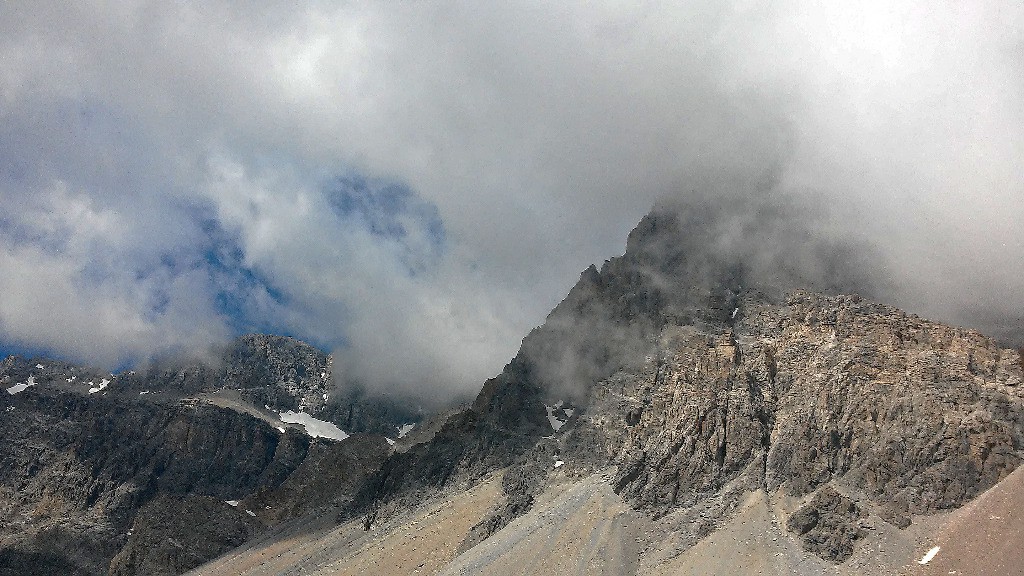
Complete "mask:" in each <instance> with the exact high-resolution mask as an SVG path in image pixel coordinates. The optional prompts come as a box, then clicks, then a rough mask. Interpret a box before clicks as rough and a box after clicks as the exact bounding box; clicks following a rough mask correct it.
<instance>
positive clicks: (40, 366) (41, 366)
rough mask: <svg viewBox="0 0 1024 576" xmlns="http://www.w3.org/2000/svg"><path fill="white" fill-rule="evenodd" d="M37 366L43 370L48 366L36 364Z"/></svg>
mask: <svg viewBox="0 0 1024 576" xmlns="http://www.w3.org/2000/svg"><path fill="white" fill-rule="evenodd" d="M36 368H39V369H40V370H42V369H43V368H46V366H43V365H42V364H36Z"/></svg>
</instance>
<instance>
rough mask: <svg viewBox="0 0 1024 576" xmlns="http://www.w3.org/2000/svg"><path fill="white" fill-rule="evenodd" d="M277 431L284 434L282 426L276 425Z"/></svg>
mask: <svg viewBox="0 0 1024 576" xmlns="http://www.w3.org/2000/svg"><path fill="white" fill-rule="evenodd" d="M277 431H278V432H280V433H281V434H284V426H278V427H277Z"/></svg>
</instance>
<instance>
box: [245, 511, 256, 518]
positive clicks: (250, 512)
mask: <svg viewBox="0 0 1024 576" xmlns="http://www.w3.org/2000/svg"><path fill="white" fill-rule="evenodd" d="M245 513H246V514H248V515H249V516H252V517H253V518H255V517H256V513H255V512H253V511H252V510H246V511H245Z"/></svg>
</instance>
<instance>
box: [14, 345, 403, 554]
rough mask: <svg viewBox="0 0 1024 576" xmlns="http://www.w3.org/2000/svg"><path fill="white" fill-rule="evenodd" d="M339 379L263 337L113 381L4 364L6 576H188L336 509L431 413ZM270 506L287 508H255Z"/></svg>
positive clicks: (39, 364)
mask: <svg viewBox="0 0 1024 576" xmlns="http://www.w3.org/2000/svg"><path fill="white" fill-rule="evenodd" d="M330 382H331V361H330V357H329V356H327V355H325V354H324V353H322V352H320V351H319V350H316V349H315V348H313V347H311V346H309V345H307V344H304V343H302V342H299V341H296V340H293V339H290V338H283V337H277V336H266V335H249V336H244V337H242V338H239V339H238V340H236V341H235V342H233V343H232V344H231V345H230V346H228V347H227V348H226V349H225V350H222V351H220V353H219V355H218V357H216V358H213V359H211V360H208V361H206V362H185V361H171V360H164V361H160V362H154V363H152V364H150V365H149V366H146V367H144V368H140V369H137V370H134V371H129V372H125V373H122V374H117V375H113V374H106V373H102V372H99V371H96V370H91V369H88V368H83V367H77V366H72V365H70V364H67V363H64V362H59V361H53V360H48V359H24V358H19V357H16V356H12V357H8V358H7V359H5V360H4V361H3V362H2V363H0V388H3V389H4V392H0V402H2V405H0V410H2V415H0V437H2V438H3V440H4V441H3V442H2V443H0V518H2V519H3V521H2V523H0V525H2V528H0V573H2V574H106V573H108V571H109V573H111V574H142V573H145V574H176V573H180V572H182V571H184V570H187V569H188V568H191V567H192V566H195V565H197V564H199V563H201V562H202V561H205V560H207V559H209V558H211V557H213V556H215V555H217V554H219V553H221V552H223V551H225V550H228V549H230V548H233V547H235V546H237V545H239V544H241V543H242V542H244V541H245V540H246V539H247V538H249V537H250V536H252V535H253V534H255V533H257V532H258V531H259V530H261V529H262V527H263V526H265V525H266V524H267V523H268V522H278V521H282V520H283V519H286V518H289V517H290V516H292V515H296V514H301V513H304V512H308V511H310V510H314V509H321V508H335V507H338V506H339V505H340V504H339V502H344V501H346V499H349V498H350V495H351V493H353V492H354V490H355V488H354V486H356V485H358V484H359V482H358V481H359V480H360V479H361V478H362V475H363V474H365V472H366V471H368V470H372V469H373V468H374V467H375V466H379V463H380V462H381V461H383V460H384V459H385V458H386V456H387V454H388V452H390V451H391V450H393V448H392V447H391V446H390V445H389V442H393V441H394V438H395V437H397V436H398V433H399V430H398V428H399V427H401V426H403V425H406V424H411V423H415V422H417V421H418V420H419V418H420V416H419V414H418V413H417V411H415V410H411V409H407V408H405V407H404V405H403V404H402V403H400V402H399V401H397V400H393V399H388V398H374V397H368V396H366V395H365V394H364V393H362V392H361V391H359V390H357V389H352V388H348V389H337V388H335V387H332V386H331V384H330ZM331 396H333V398H332V397H331ZM347 434H354V436H352V437H351V438H349V439H348V441H347V442H345V443H338V442H336V441H334V440H332V438H339V437H344V436H345V435H347ZM325 435H326V437H324V436H325ZM385 435H388V436H390V437H391V438H392V439H391V440H388V439H387V438H386V437H385ZM324 483H327V485H326V486H324V487H323V489H322V490H319V491H318V492H317V494H316V495H315V497H311V496H310V495H309V494H308V492H309V491H310V490H312V489H313V488H314V487H317V486H320V485H321V484H324ZM270 494H273V495H275V499H276V502H275V504H278V505H277V507H275V508H267V506H266V505H265V504H264V505H262V506H260V507H258V508H257V503H258V502H261V500H260V498H261V497H263V495H270ZM236 500H241V501H243V504H241V505H238V506H237V507H233V506H231V505H229V504H226V503H225V501H232V502H233V501H236ZM249 512H252V514H250V513H249ZM257 512H258V513H257ZM197 527H198V529H197Z"/></svg>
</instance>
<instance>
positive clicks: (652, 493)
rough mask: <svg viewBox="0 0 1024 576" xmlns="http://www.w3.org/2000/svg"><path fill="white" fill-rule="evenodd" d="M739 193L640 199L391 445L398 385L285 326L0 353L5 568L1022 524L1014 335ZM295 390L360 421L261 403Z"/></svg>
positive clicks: (676, 558) (365, 561) (624, 547)
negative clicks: (501, 359) (302, 414)
mask: <svg viewBox="0 0 1024 576" xmlns="http://www.w3.org/2000/svg"><path fill="white" fill-rule="evenodd" d="M741 208H742V209H737V208H736V207H732V208H731V209H730V210H721V209H717V208H715V207H713V206H700V205H697V206H693V205H690V206H680V205H663V206H661V207H659V208H657V209H656V210H655V211H654V212H652V213H651V214H650V215H648V216H647V217H645V218H644V219H643V221H641V222H640V224H639V225H638V226H637V228H636V229H635V230H634V231H633V232H632V233H631V234H630V236H629V239H628V242H627V247H626V251H625V254H624V255H623V256H621V257H617V258H612V259H610V260H609V261H607V262H605V263H604V264H603V265H602V266H601V267H600V268H597V267H596V266H594V267H590V268H588V269H587V270H586V271H584V272H583V274H582V275H581V277H580V280H579V281H578V282H577V283H576V285H575V286H574V287H573V288H572V289H571V290H570V291H569V293H568V295H567V296H566V298H565V299H564V300H563V301H562V302H561V303H560V304H559V305H558V306H557V307H556V308H555V309H554V310H553V311H552V312H551V313H550V314H549V316H548V317H547V319H546V320H545V322H544V324H543V325H542V326H540V327H538V328H536V329H534V330H533V331H532V332H531V333H530V334H528V335H527V336H526V337H525V338H524V340H523V343H522V346H521V348H520V351H519V353H518V354H517V355H516V357H515V358H513V359H512V360H511V361H510V362H509V364H508V365H507V366H505V368H504V369H503V370H502V372H501V373H500V374H498V375H497V376H495V377H494V378H492V379H490V380H488V381H487V382H485V383H484V384H483V386H482V389H481V391H480V393H479V394H478V395H477V397H476V399H475V400H474V401H473V402H472V403H471V404H469V405H467V406H463V407H457V408H453V409H451V410H449V411H447V412H443V413H441V414H437V415H435V416H433V417H431V418H428V419H423V420H420V421H419V424H418V425H417V426H416V428H414V429H413V432H412V433H411V434H408V435H406V436H405V437H403V438H401V439H397V438H395V436H396V434H391V438H390V439H391V440H392V441H395V440H397V442H396V444H395V445H394V446H392V445H390V443H389V442H387V441H386V440H385V438H384V436H382V435H380V434H379V432H387V431H389V429H388V427H389V426H396V427H397V426H400V425H402V424H403V423H405V422H406V421H412V420H411V418H412V417H413V415H412V414H411V413H410V411H409V410H408V409H407V408H406V409H404V410H405V412H403V408H401V406H400V405H398V404H395V403H391V404H388V403H387V401H385V400H374V402H376V403H360V401H359V400H358V399H356V400H349V398H356V397H357V391H352V392H346V393H343V398H344V401H343V402H341V406H342V407H344V406H347V407H348V408H346V409H338V410H334V411H331V409H330V408H328V407H329V406H330V405H331V403H330V402H328V404H327V406H328V407H324V406H323V405H322V404H321V403H320V400H318V399H321V400H322V399H323V394H324V393H327V394H328V395H329V397H330V394H336V393H335V392H325V390H326V388H324V384H323V382H324V381H323V378H325V376H320V375H321V374H329V373H330V370H329V365H328V364H329V360H328V359H325V358H326V357H324V356H323V355H322V354H321V355H319V356H318V355H317V353H315V352H314V351H311V350H310V349H309V348H308V347H305V346H304V345H302V344H301V343H298V342H295V341H290V340H285V339H277V338H273V337H265V336H258V337H256V336H254V337H247V338H243V339H242V340H240V341H239V342H238V343H236V344H235V346H234V347H233V348H232V349H231V350H241V352H240V353H238V354H237V355H236V354H235V352H233V351H229V352H227V353H225V354H224V355H223V358H225V359H226V360H225V362H224V364H223V365H221V366H220V367H215V366H214V367H210V366H205V365H204V366H202V367H198V366H192V367H190V368H187V369H179V370H178V371H174V370H167V369H162V368H160V369H157V368H154V369H153V370H151V371H149V372H146V373H144V374H141V375H140V374H135V375H131V376H130V377H128V376H126V377H124V378H123V379H121V380H118V379H112V380H111V382H110V383H109V384H108V386H107V388H105V389H104V390H103V392H94V393H93V394H87V393H85V392H84V391H82V390H74V389H69V386H73V383H68V382H66V381H65V380H66V379H67V378H69V377H70V376H65V374H72V371H74V370H78V371H79V372H78V373H80V374H81V375H82V376H81V378H86V379H88V380H90V381H92V382H95V381H96V379H97V378H100V377H101V376H103V375H100V374H91V373H87V372H86V371H85V370H84V369H81V368H72V367H66V366H61V367H60V368H59V369H58V368H54V369H53V370H54V371H55V372H54V374H53V375H52V377H51V375H50V374H49V373H45V372H39V373H36V372H34V371H33V370H44V369H34V368H32V365H31V364H30V362H31V361H30V362H29V363H26V362H24V361H20V360H17V359H13V360H12V359H8V361H6V363H5V364H4V366H9V368H5V370H6V371H5V372H3V373H2V374H3V376H0V378H7V380H6V381H5V384H4V385H5V386H7V385H8V384H9V383H11V382H22V383H27V378H28V377H29V376H33V378H34V383H35V385H34V386H31V387H27V388H25V389H24V390H22V391H20V392H18V393H17V394H15V395H12V396H10V397H9V398H8V399H7V403H8V408H6V410H8V412H5V413H4V415H3V418H5V420H3V424H2V425H3V426H4V434H5V436H4V438H12V439H13V441H11V442H8V443H7V445H6V446H5V447H4V448H3V450H4V452H2V453H0V458H2V460H0V462H2V463H3V467H2V473H3V474H4V477H3V478H2V479H0V480H2V482H0V485H2V486H3V490H4V496H3V499H2V502H4V510H3V515H4V519H5V522H4V526H7V527H8V528H5V533H4V535H3V540H2V541H0V567H2V570H0V572H4V571H6V572H4V573H15V571H16V568H18V567H21V568H22V571H21V572H17V573H26V572H25V570H24V566H27V565H28V564H26V562H27V561H29V560H31V561H33V562H35V563H37V564H34V565H43V566H50V567H51V569H53V570H58V571H61V572H64V573H81V574H96V573H104V571H105V570H107V569H108V566H109V570H110V572H111V573H114V574H139V573H147V574H171V573H177V572H180V571H183V570H187V569H189V568H193V567H195V566H198V565H199V564H200V563H201V562H203V561H206V560H210V559H213V558H214V557H215V556H218V555H219V557H218V558H216V559H215V560H213V561H211V562H209V563H208V564H205V565H203V566H202V567H201V568H199V569H197V570H196V571H195V572H194V573H195V574H203V575H205V576H211V575H214V576H216V575H228V574H231V575H234V574H247V575H250V576H255V575H259V574H348V573H352V574H356V573H381V574H385V573H388V574H390V573H393V574H398V573H401V574H408V573H414V572H416V573H420V574H427V573H438V574H479V573H487V574H546V573H581V574H582V573H586V574H636V573H642V574H678V573H683V574H725V573H754V574H756V573H762V574H794V573H796V574H823V573H834V574H896V573H905V574H924V573H935V572H929V570H933V569H938V567H941V568H942V569H943V570H945V571H944V572H942V573H947V572H948V571H949V570H964V568H965V567H968V568H969V567H970V566H978V565H980V564H978V562H979V558H978V556H979V555H978V553H977V549H976V548H972V547H971V546H970V545H969V544H971V543H977V544H976V545H977V546H981V545H983V543H985V542H988V541H989V540H985V538H984V537H983V534H982V532H981V531H982V530H985V531H988V532H991V533H996V534H1007V535H1013V534H1015V531H1016V530H1019V529H1020V528H1022V527H1024V524H1022V519H1021V518H1020V517H1019V516H1017V515H1016V514H1015V513H1014V512H1012V510H1008V511H1007V512H1006V513H1005V514H1003V515H1002V516H1001V515H1000V514H999V513H997V512H998V509H999V507H1000V506H1003V505H1009V504H1006V503H1011V504H1012V503H1013V502H1016V501H1017V500H1016V498H1020V497H1021V493H1020V489H1019V486H1020V480H1019V478H1020V473H1019V472H1015V470H1016V469H1017V467H1018V466H1019V464H1020V462H1021V458H1022V455H1024V452H1022V446H1024V399H1022V395H1024V392H1022V390H1021V388H1022V386H1024V354H1022V352H1021V351H1018V350H1013V349H1009V348H1004V347H1001V346H1000V345H999V343H997V342H996V341H994V340H992V339H991V338H988V337H985V336H984V335H982V334H980V333H978V332H976V331H974V330H971V329H966V328H958V327H952V326H947V325H944V324H941V323H937V322H932V321H928V320H925V319H922V318H919V317H917V316H915V315H913V314H908V313H905V312H903V311H901V310H898V309H896V308H893V307H890V306H886V305H884V304H880V303H878V302H875V301H874V300H873V299H872V298H871V297H872V296H874V294H873V290H874V289H877V287H879V286H881V285H882V283H884V280H882V279H880V277H879V275H878V270H877V268H876V267H874V266H873V264H872V260H873V258H872V256H871V254H870V253H867V252H864V251H863V250H862V248H861V247H858V246H850V245H843V244H840V243H837V242H833V241H828V240H820V239H818V238H819V236H817V235H815V234H814V233H813V232H812V231H811V230H810V229H809V226H805V225H804V222H803V221H802V215H797V216H796V217H794V215H793V214H792V213H791V212H789V211H787V210H779V209H777V208H771V207H767V205H760V204H757V203H753V204H751V205H750V206H746V207H741ZM737 214H739V215H741V216H740V217H737V216H736V215H737ZM264 344H265V345H264ZM299 366H301V368H300V367H299ZM325 366H326V367H327V368H328V369H326V370H325ZM182 370H185V371H186V372H188V376H181V374H182ZM106 378H109V375H108V376H107V377H106ZM172 383H173V386H172V385H171V384H172ZM95 387H98V386H97V385H93V386H91V388H95ZM150 387H151V388H152V390H151V392H152V393H151V394H145V395H143V394H142V392H146V391H147V390H149V388H150ZM172 389H173V390H177V392H174V393H171V392H169V390H172ZM129 390H130V391H131V392H130V393H129V392H126V391H129ZM156 392H159V393H156ZM104 393H105V394H104ZM344 394H348V395H347V396H345V395H344ZM264 402H265V403H266V404H264V406H267V408H262V406H261V403H264ZM382 403H383V404H382ZM10 407H13V410H11V409H10ZM297 409H308V410H314V411H315V410H321V411H322V412H318V413H317V414H330V415H331V416H332V418H333V420H332V421H334V422H336V423H338V424H339V425H341V424H343V426H342V429H344V430H346V431H348V432H356V431H360V430H365V431H367V432H370V433H368V434H357V435H353V436H352V437H350V438H346V439H344V440H341V441H335V440H331V439H323V438H319V439H318V438H311V437H309V436H308V435H307V434H303V433H302V431H301V430H300V429H299V427H298V426H293V427H290V428H287V429H286V432H284V433H281V432H279V431H278V430H276V428H275V426H276V425H277V423H278V422H280V421H279V420H274V414H279V413H280V411H281V410H297ZM275 411H277V412H275ZM358 415H363V416H361V417H360V416H358ZM360 418H362V419H360ZM407 419H408V420H407ZM346 426H347V428H346ZM307 431H308V430H307ZM372 432H377V434H374V433H372ZM35 454H42V456H41V457H35V456H34V455H35ZM225 500H231V501H235V500H237V501H238V503H237V507H236V506H232V505H231V504H228V503H226V502H224V501H225ZM8 503H10V504H8ZM978 510H982V511H988V516H991V517H992V518H987V517H984V518H983V517H982V516H984V514H982V513H981V512H977V511H978ZM250 513H251V514H250ZM997 517H998V519H997ZM15 521H21V522H24V523H23V524H20V525H18V526H17V527H16V528H10V527H11V526H14V524H13V523H12V522H15ZM993 523H995V524H993ZM1013 542H1016V540H1013ZM961 544H963V545H961ZM934 546H939V550H937V551H934V552H932V551H931V550H932V549H933V548H934ZM1011 549H1013V548H1012V546H1011ZM926 554H930V556H928V555H926ZM925 559H927V561H925ZM104 562H109V564H108V565H105V564H104ZM922 562H923V563H922ZM990 565H992V566H997V565H998V563H997V562H990ZM993 570H996V568H993ZM41 573H42V572H41Z"/></svg>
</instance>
